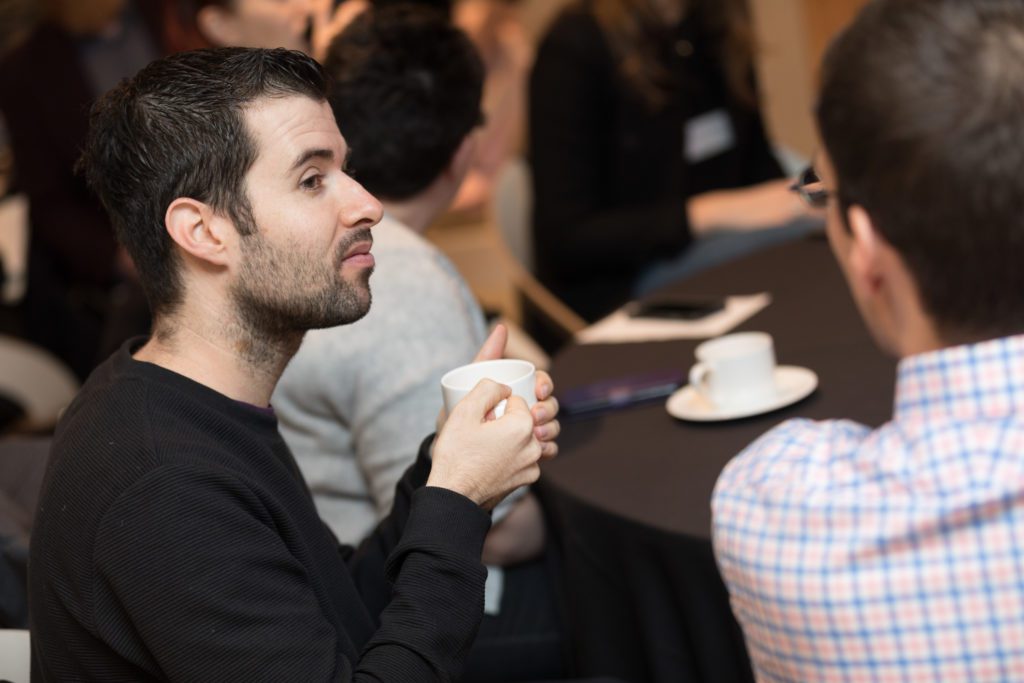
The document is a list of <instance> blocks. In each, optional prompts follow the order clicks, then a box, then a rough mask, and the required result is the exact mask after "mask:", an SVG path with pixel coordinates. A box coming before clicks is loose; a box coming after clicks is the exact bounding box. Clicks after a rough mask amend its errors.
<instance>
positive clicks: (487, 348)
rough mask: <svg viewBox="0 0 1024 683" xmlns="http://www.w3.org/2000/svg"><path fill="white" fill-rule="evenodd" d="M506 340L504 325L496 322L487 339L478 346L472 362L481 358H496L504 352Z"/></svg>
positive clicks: (476, 361) (506, 331)
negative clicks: (478, 348)
mask: <svg viewBox="0 0 1024 683" xmlns="http://www.w3.org/2000/svg"><path fill="white" fill-rule="evenodd" d="M507 341H508V330H507V329H506V328H505V326H504V325H502V324H501V323H498V324H497V325H495V326H494V329H493V330H492V331H491V334H490V336H489V337H487V341H485V342H484V345H483V346H481V347H480V350H479V351H478V352H477V354H476V358H474V359H473V362H474V363H479V362H480V361H482V360H498V359H499V358H501V357H502V356H503V355H504V354H505V343H506V342H507Z"/></svg>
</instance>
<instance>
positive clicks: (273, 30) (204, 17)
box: [165, 0, 369, 60]
mask: <svg viewBox="0 0 1024 683" xmlns="http://www.w3.org/2000/svg"><path fill="white" fill-rule="evenodd" d="M165 2H167V3H168V5H167V7H169V8H170V11H171V17H172V19H173V21H172V22H171V24H170V25H171V26H172V27H173V28H172V29H171V30H172V31H173V33H174V38H173V42H174V45H175V47H176V48H177V49H179V50H190V49H196V48H202V47H267V48H269V47H285V48H288V49H289V50H301V51H302V52H305V53H307V54H309V55H310V56H312V57H315V58H316V59H318V60H322V59H323V56H324V53H325V52H326V50H327V45H328V44H329V43H330V40H331V38H332V37H333V36H335V35H336V34H337V33H338V32H339V31H340V30H341V29H342V28H344V27H345V26H346V25H347V24H348V23H349V22H350V21H351V20H352V19H353V18H354V17H355V16H356V15H358V14H359V13H360V12H362V11H363V10H364V9H366V8H367V7H368V6H369V2H368V0H344V2H341V3H338V5H337V6H335V3H334V0H165Z"/></svg>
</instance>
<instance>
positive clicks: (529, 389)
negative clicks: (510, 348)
mask: <svg viewBox="0 0 1024 683" xmlns="http://www.w3.org/2000/svg"><path fill="white" fill-rule="evenodd" d="M482 379H491V380H494V381H495V382H497V383H499V384H505V385H507V386H508V387H510V388H511V389H512V393H513V394H514V395H516V396H519V397H520V398H522V399H523V400H524V401H526V405H528V406H530V407H532V406H533V404H534V403H536V402H537V390H536V386H535V385H536V383H537V369H536V368H535V367H533V363H530V362H528V361H525V360H513V359H511V358H502V359H499V360H485V361H481V362H479V363H470V364H469V365H463V366H462V367H459V368H455V369H454V370H452V371H450V372H448V373H446V374H445V375H444V377H442V378H441V394H442V395H443V396H444V409H445V410H446V411H448V412H449V413H450V412H452V408H454V407H455V404H457V403H458V402H459V401H461V400H462V399H463V398H464V397H465V396H466V394H468V393H469V392H470V391H472V390H473V387H475V386H476V385H477V384H478V383H479V382H480V380H482ZM494 414H495V416H496V417H501V416H502V415H504V414H505V401H502V402H501V403H499V404H498V406H497V407H496V408H495V409H494Z"/></svg>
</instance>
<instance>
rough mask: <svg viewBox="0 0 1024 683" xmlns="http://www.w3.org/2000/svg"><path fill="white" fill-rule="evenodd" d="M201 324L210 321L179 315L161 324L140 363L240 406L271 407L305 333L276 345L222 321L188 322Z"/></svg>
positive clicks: (144, 348)
mask: <svg viewBox="0 0 1024 683" xmlns="http://www.w3.org/2000/svg"><path fill="white" fill-rule="evenodd" d="M195 320H204V318H202V317H201V316H195V317H193V316H187V315H184V314H179V315H175V316H174V320H173V322H172V321H155V322H154V330H155V333H154V334H153V336H152V337H151V338H150V340H149V341H148V342H146V344H145V345H143V346H142V347H141V348H140V349H139V350H138V351H136V352H135V354H134V358H135V360H138V361H143V362H147V363H153V364H154V365H159V366H160V367H162V368H165V369H167V370H170V371H172V372H176V373H178V374H179V375H183V376H185V377H188V378H189V379H191V380H193V381H195V382H198V383H199V384H202V385H204V386H207V387H209V388H211V389H213V390H214V391H216V392H218V393H221V394H224V395H225V396H227V397H228V398H232V399H234V400H236V401H242V402H245V403H249V404H252V405H255V406H260V407H265V406H268V405H269V404H270V395H271V394H272V393H273V391H274V387H275V386H276V385H277V381H278V379H280V377H281V373H283V372H284V369H285V366H286V365H288V361H290V360H291V358H292V356H294V355H295V353H296V352H297V351H298V350H299V345H300V344H301V343H302V334H295V335H294V336H293V337H291V338H287V339H276V340H271V339H268V338H267V337H266V336H263V335H257V334H253V333H251V332H250V331H247V330H245V329H244V328H243V327H242V326H241V325H240V324H238V323H237V322H232V321H221V320H220V319H218V318H214V319H210V318H206V319H205V320H206V321H207V324H202V323H201V324H195V323H194V322H185V321H195Z"/></svg>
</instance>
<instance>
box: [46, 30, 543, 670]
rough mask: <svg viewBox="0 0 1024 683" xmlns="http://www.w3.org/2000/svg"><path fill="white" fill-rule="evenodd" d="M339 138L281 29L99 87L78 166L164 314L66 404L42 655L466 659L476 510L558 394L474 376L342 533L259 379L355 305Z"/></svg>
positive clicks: (519, 471)
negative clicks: (265, 38) (360, 526)
mask: <svg viewBox="0 0 1024 683" xmlns="http://www.w3.org/2000/svg"><path fill="white" fill-rule="evenodd" d="M346 154H347V149H346V145H345V141H344V139H343V138H342V136H341V134H340V133H339V132H338V129H337V126H336V125H335V122H334V117H333V115H332V113H331V109H330V107H329V106H328V105H327V103H326V86H325V79H324V76H323V72H322V71H321V69H320V67H319V66H318V65H317V64H316V62H314V61H313V60H312V59H310V58H308V57H306V56H304V55H302V54H301V53H297V52H289V51H287V50H247V49H226V50H211V51H200V52H192V53H183V54H180V55H177V56H175V57H170V58H168V59H165V60H160V61H157V62H154V63H153V64H151V65H150V66H149V67H147V68H146V69H144V70H143V71H142V72H140V73H139V75H138V76H136V77H135V78H133V79H132V80H130V81H126V82H124V83H122V85H120V86H119V87H118V88H116V89H115V90H113V91H111V92H110V93H109V94H108V95H106V96H105V97H104V98H103V99H102V100H101V101H100V102H99V103H98V104H97V106H96V108H95V109H94V111H93V116H92V125H91V130H90V136H89V141H88V144H87V146H86V149H85V154H84V157H83V167H84V169H85V171H86V174H87V176H88V178H89V180H90V182H91V184H92V186H93V187H94V188H95V189H96V190H97V192H98V194H99V195H100V197H101V199H102V201H103V203H104V205H105V206H106V208H107V210H108V211H109V212H110V214H111V217H112V219H113V223H114V226H115V228H116V230H117V232H118V237H119V239H120V240H121V241H122V243H123V244H124V245H125V246H126V248H127V249H128V251H129V252H130V253H131V255H132V257H133V259H134V260H135V263H136V265H137V267H138V270H139V273H140V277H141V279H142V281H143V283H144V285H145V287H146V291H147V296H148V297H149V301H150V305H151V307H152V310H153V315H154V327H153V334H152V337H150V338H149V339H148V340H145V339H136V340H133V341H131V342H129V343H127V344H126V345H125V346H124V347H123V348H122V349H121V350H120V351H119V352H118V353H117V354H115V355H114V356H113V357H112V358H111V359H110V360H109V361H107V362H106V363H105V364H104V365H103V366H101V367H100V368H99V369H97V370H96V372H94V373H93V375H92V377H91V378H90V379H89V381H88V383H87V384H86V386H85V387H84V388H83V390H82V393H81V394H80V395H79V397H78V398H77V399H76V401H75V402H74V403H73V404H72V406H71V407H70V408H69V409H68V411H67V413H66V414H65V416H64V418H63V420H62V421H61V424H60V426H59V428H58V432H57V434H56V437H55V440H54V446H53V451H52V453H51V461H50V465H49V470H48V472H47V476H46V481H45V482H44V485H43V492H42V495H41V500H40V505H39V510H38V514H37V517H36V528H35V530H34V533H33V536H32V547H31V559H30V571H29V592H30V604H31V607H30V620H31V628H32V648H33V679H34V680H215V681H231V680H238V681H281V680H295V681H316V680H325V681H326V680H331V681H338V680H342V681H348V680H373V681H432V680H446V681H447V680H452V679H455V678H458V675H459V672H460V670H461V667H462V659H463V656H464V654H465V651H466V648H467V647H468V645H469V644H470V643H471V642H472V639H473V636H474V634H475V632H476V628H477V625H478V623H479V620H480V616H481V611H482V604H483V583H484V575H485V572H484V569H483V567H482V565H481V564H480V553H481V547H482V545H483V541H484V536H485V534H486V532H487V529H488V527H489V524H490V521H489V517H488V515H487V513H486V509H488V508H490V507H492V506H493V505H494V504H496V503H497V502H498V501H500V500H501V499H502V497H504V495H505V494H506V493H508V492H509V491H510V490H512V489H513V488H515V487H517V486H520V485H522V484H524V483H527V482H531V481H533V480H535V479H536V477H537V475H538V466H537V461H538V459H539V458H541V457H543V456H544V455H550V454H553V453H554V450H555V446H554V444H553V443H552V442H551V439H553V438H554V437H555V436H556V435H557V432H558V427H557V422H556V421H554V419H553V418H554V416H555V415H556V413H557V404H556V403H555V402H554V400H553V399H549V398H548V397H549V396H550V394H551V389H552V387H551V381H550V378H549V377H547V376H546V375H544V374H542V373H541V374H540V376H539V378H538V383H537V386H538V399H540V400H539V402H538V404H537V406H535V407H534V413H532V414H531V412H530V411H529V410H528V409H527V407H526V405H525V403H524V402H522V401H521V400H520V399H517V398H515V397H511V396H510V391H509V389H508V388H507V387H503V386H500V385H498V384H495V383H493V382H486V381H485V382H482V383H481V384H480V385H479V386H478V387H477V388H476V389H475V390H474V391H473V392H472V393H471V394H470V395H469V396H468V397H467V398H466V399H464V401H463V402H462V403H460V404H459V406H458V407H457V408H456V409H455V410H454V411H453V412H452V414H451V415H450V416H448V419H447V420H446V421H445V422H444V424H443V427H442V428H441V430H440V433H439V435H438V436H437V438H436V440H435V439H432V438H430V439H427V440H426V441H425V442H424V443H423V446H422V447H421V449H420V454H419V457H418V458H417V459H416V461H415V463H414V464H413V465H412V467H410V469H409V470H408V472H407V473H406V475H405V476H404V477H403V478H402V480H401V481H400V482H399V484H398V486H397V491H396V494H395V505H394V511H393V514H392V515H391V516H390V517H388V518H387V519H386V520H384V521H383V522H382V523H381V525H380V526H379V527H378V529H377V530H376V532H375V533H374V534H373V535H372V536H371V537H370V538H369V539H367V541H366V542H365V543H364V544H362V545H361V546H360V547H359V548H358V549H352V548H348V547H343V546H339V545H338V544H337V542H336V541H335V539H334V537H333V536H332V535H331V533H330V532H329V531H328V530H327V528H326V527H325V526H324V524H323V523H322V522H321V521H320V519H319V518H318V516H317V513H316V509H315V508H314V506H313V502H312V499H311V498H310V495H309V491H308V489H307V487H306V485H305V483H304V482H303V480H302V477H301V475H300V474H299V472H298V470H297V468H296V466H295V461H294V459H293V458H292V456H291V453H290V452H289V451H288V448H287V446H285V444H284V442H283V441H282V440H281V438H280V435H279V434H278V431H277V421H276V418H275V417H274V414H273V411H272V409H271V408H269V407H268V403H269V399H270V395H271V392H272V390H273V388H274V385H275V383H276V382H277V379H278V377H279V376H280V374H281V371H282V370H283V369H284V366H285V364H286V363H287V362H288V359H289V358H290V357H291V355H292V354H293V353H294V352H295V350H296V349H297V348H298V346H299V343H300V342H301V340H302V336H303V334H304V332H305V331H306V330H307V329H309V328H312V327H323V326H330V325H339V324H343V323H348V322H352V321H354V320H357V319H358V318H360V317H361V316H363V315H364V314H365V313H366V311H367V309H368V307H369V304H370V292H369V288H368V280H369V277H370V273H371V271H372V268H373V263H374V260H373V256H372V255H371V254H370V246H371V242H372V239H371V233H370V228H371V227H372V226H373V225H374V224H375V223H376V222H377V221H378V220H379V219H380V214H381V210H380V204H379V203H378V202H377V201H376V200H375V199H374V198H373V197H371V196H370V195H369V194H367V193H366V191H365V190H363V188H362V187H361V186H360V185H359V184H358V183H356V182H355V181H354V180H353V179H352V178H351V177H350V176H349V175H348V174H346V172H345V170H344V163H345V158H346ZM503 344H504V339H503V333H502V331H501V330H499V331H498V332H497V333H496V334H495V335H492V337H491V338H490V339H488V341H487V342H485V344H484V348H483V349H482V350H481V357H494V356H495V355H497V354H499V353H500V351H501V347H502V346H503ZM506 398H507V399H508V405H507V408H506V412H505V414H504V415H503V416H502V417H501V418H499V419H493V417H491V416H492V409H493V408H494V407H495V406H496V405H497V404H498V402H499V401H501V400H502V399H506Z"/></svg>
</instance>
